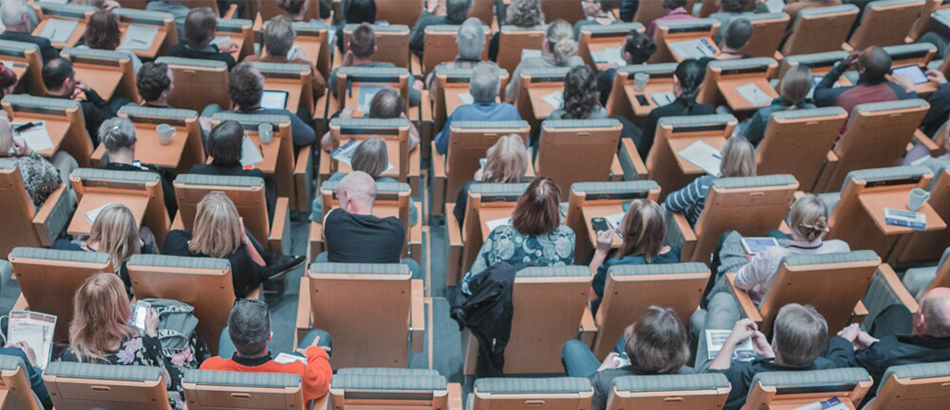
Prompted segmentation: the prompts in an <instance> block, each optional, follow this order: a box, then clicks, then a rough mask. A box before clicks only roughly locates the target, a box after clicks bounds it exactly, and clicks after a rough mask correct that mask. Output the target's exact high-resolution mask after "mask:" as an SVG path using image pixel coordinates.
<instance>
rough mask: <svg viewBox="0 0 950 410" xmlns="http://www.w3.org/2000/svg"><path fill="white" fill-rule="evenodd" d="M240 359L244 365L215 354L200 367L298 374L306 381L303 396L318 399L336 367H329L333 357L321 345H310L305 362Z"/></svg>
mask: <svg viewBox="0 0 950 410" xmlns="http://www.w3.org/2000/svg"><path fill="white" fill-rule="evenodd" d="M238 359H239V360H240V361H242V362H244V364H242V363H238V362H236V361H235V360H234V359H233V358H232V359H225V358H223V357H221V356H215V357H212V358H210V359H208V360H205V361H204V363H202V364H201V370H221V371H229V372H246V373H287V374H296V375H298V376H300V380H301V381H302V382H303V398H304V400H306V401H310V400H315V399H319V398H321V397H323V396H325V395H326V394H327V392H328V391H330V378H331V377H333V368H332V367H330V357H329V356H328V355H327V352H326V351H324V350H323V349H321V348H319V347H313V346H312V347H309V348H307V363H306V364H304V363H301V362H298V361H294V362H292V363H277V362H275V361H273V360H271V358H270V357H269V356H267V357H263V358H261V359H259V360H257V359H242V358H238ZM265 359H266V360H265ZM255 361H257V363H255Z"/></svg>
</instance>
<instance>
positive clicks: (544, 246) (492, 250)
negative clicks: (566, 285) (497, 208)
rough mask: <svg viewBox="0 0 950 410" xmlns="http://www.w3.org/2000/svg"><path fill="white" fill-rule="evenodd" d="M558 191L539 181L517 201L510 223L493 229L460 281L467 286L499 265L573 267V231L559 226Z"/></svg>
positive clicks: (464, 288)
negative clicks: (490, 268)
mask: <svg viewBox="0 0 950 410" xmlns="http://www.w3.org/2000/svg"><path fill="white" fill-rule="evenodd" d="M560 198H561V189H560V188H558V186H557V184H555V183H554V180H552V179H551V178H547V177H539V178H537V179H535V180H534V181H532V182H531V184H530V185H528V188H527V189H526V190H525V192H524V194H522V195H521V196H520V197H519V198H518V203H517V204H516V205H515V211H514V213H512V215H511V222H510V223H508V224H504V225H501V226H498V227H496V228H495V229H494V230H492V231H491V234H489V235H488V238H486V239H485V244H484V245H482V248H481V249H480V250H479V251H478V256H476V257H475V262H474V264H473V265H472V269H471V270H470V271H469V272H468V273H466V274H465V277H464V278H462V292H465V293H466V294H468V293H469V290H468V286H469V285H468V284H469V283H470V282H471V281H472V279H474V278H475V276H476V275H479V274H481V273H482V272H484V271H485V270H486V269H488V268H489V267H491V266H493V265H495V264H496V263H499V262H507V263H509V264H511V265H525V264H530V265H541V266H567V265H573V264H574V240H575V237H574V231H573V230H571V228H569V227H568V226H567V225H563V224H561V206H560Z"/></svg>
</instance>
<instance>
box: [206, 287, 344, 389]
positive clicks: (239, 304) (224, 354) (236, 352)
mask: <svg viewBox="0 0 950 410" xmlns="http://www.w3.org/2000/svg"><path fill="white" fill-rule="evenodd" d="M273 337H274V332H273V331H271V324H270V312H269V311H268V309H267V304H266V303H264V302H262V301H259V300H255V299H239V300H237V301H235V302H234V307H232V308H231V314H230V315H228V327H226V328H225V329H224V331H222V332H221V340H220V343H219V344H218V356H215V357H212V358H210V359H208V360H205V361H204V363H202V364H201V370H217V371H226V372H241V373H287V374H296V375H298V376H300V381H301V382H302V388H301V390H303V398H304V400H305V401H307V402H310V401H311V400H316V399H319V398H321V397H323V396H325V395H326V394H327V392H328V391H329V390H330V378H331V377H332V376H333V368H331V367H330V354H329V353H330V349H331V347H332V343H331V340H330V334H329V333H327V332H324V331H322V330H311V331H310V332H309V333H308V334H307V336H305V337H304V338H303V339H302V340H301V341H300V344H299V346H298V347H297V350H296V352H295V353H296V354H297V355H299V356H301V357H303V358H305V359H306V362H301V361H297V360H291V361H289V362H277V361H275V360H274V354H273V353H271V351H270V348H269V346H270V342H271V340H272V339H273ZM307 406H309V405H307Z"/></svg>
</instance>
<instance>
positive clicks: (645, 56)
mask: <svg viewBox="0 0 950 410" xmlns="http://www.w3.org/2000/svg"><path fill="white" fill-rule="evenodd" d="M655 52H656V43H654V42H653V39H651V38H650V37H648V36H647V35H646V34H643V33H641V32H639V31H636V30H630V33H629V34H627V39H626V40H624V42H623V59H624V60H625V61H626V62H627V63H628V64H643V63H646V62H647V60H649V59H650V56H652V55H653V53H655Z"/></svg>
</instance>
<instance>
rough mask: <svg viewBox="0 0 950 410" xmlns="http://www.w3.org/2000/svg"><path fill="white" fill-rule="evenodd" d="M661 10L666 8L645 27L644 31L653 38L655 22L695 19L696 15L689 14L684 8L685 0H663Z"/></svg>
mask: <svg viewBox="0 0 950 410" xmlns="http://www.w3.org/2000/svg"><path fill="white" fill-rule="evenodd" d="M654 1H655V0H654ZM663 10H666V15H665V16H663V17H660V18H657V19H655V20H653V22H652V23H650V26H649V27H647V31H646V35H647V37H650V38H653V35H654V33H656V23H657V22H660V21H671V20H695V19H696V17H694V16H693V15H692V14H689V11H687V10H686V0H663Z"/></svg>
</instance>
